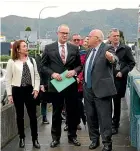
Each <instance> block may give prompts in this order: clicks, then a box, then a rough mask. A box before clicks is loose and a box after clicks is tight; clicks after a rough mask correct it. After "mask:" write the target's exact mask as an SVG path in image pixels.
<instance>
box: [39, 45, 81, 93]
mask: <svg viewBox="0 0 140 151" xmlns="http://www.w3.org/2000/svg"><path fill="white" fill-rule="evenodd" d="M67 51H68V56H67V60H66V63H65V65H64V64H63V62H62V59H61V57H60V54H59V50H58V42H54V43H52V44H49V45H46V47H45V50H44V53H43V55H42V61H41V73H42V74H43V75H46V76H47V77H48V91H49V92H56V90H55V88H54V87H53V86H52V84H51V83H50V80H51V75H52V74H53V73H54V72H56V73H59V74H61V73H62V72H64V71H65V70H73V69H74V70H75V71H76V72H77V74H78V73H79V72H80V71H81V70H82V66H81V61H80V55H79V49H78V47H77V46H75V45H72V44H70V43H67Z"/></svg>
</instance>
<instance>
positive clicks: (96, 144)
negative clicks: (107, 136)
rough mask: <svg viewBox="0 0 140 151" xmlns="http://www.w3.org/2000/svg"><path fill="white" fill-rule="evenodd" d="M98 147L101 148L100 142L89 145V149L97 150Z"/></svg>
mask: <svg viewBox="0 0 140 151" xmlns="http://www.w3.org/2000/svg"><path fill="white" fill-rule="evenodd" d="M98 146H100V142H99V140H97V141H93V142H92V143H91V144H90V145H89V149H95V148H97V147H98Z"/></svg>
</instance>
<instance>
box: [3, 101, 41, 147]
mask: <svg viewBox="0 0 140 151" xmlns="http://www.w3.org/2000/svg"><path fill="white" fill-rule="evenodd" d="M24 111H25V112H24V115H25V116H24V125H25V128H26V127H28V126H29V124H30V123H29V117H28V115H27V110H26V109H25V110H24ZM40 113H41V112H40V106H37V117H38V118H39V117H40ZM1 129H2V131H1V147H2V148H3V147H4V146H5V145H6V144H7V143H8V142H9V141H11V140H12V139H13V138H14V137H15V136H17V134H18V130H17V125H16V112H15V107H14V105H13V104H7V105H5V106H4V107H3V108H1Z"/></svg>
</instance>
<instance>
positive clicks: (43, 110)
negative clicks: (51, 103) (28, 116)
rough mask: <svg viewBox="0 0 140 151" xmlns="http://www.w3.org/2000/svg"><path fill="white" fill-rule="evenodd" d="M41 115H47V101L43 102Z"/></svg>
mask: <svg viewBox="0 0 140 151" xmlns="http://www.w3.org/2000/svg"><path fill="white" fill-rule="evenodd" d="M41 115H42V116H46V115H47V103H41Z"/></svg>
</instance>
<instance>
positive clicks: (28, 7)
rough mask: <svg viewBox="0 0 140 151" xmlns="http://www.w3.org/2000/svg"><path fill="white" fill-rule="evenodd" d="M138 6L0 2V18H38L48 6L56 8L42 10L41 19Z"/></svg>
mask: <svg viewBox="0 0 140 151" xmlns="http://www.w3.org/2000/svg"><path fill="white" fill-rule="evenodd" d="M139 4H140V0H96V1H94V0H24V1H23V0H3V1H2V0H0V6H1V8H0V17H5V16H8V15H18V16H24V17H31V18H38V17H39V12H40V11H41V9H42V8H44V7H48V6H58V7H57V8H46V9H44V10H43V11H42V12H41V14H40V17H41V18H47V17H58V16H62V15H64V14H66V13H68V12H71V11H72V12H75V11H81V10H87V11H92V10H98V9H107V10H110V9H114V8H138V6H139Z"/></svg>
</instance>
